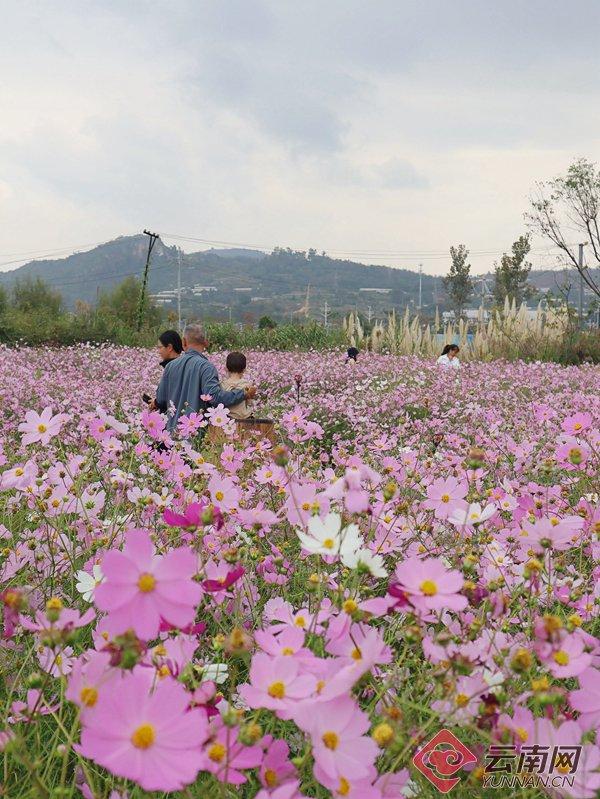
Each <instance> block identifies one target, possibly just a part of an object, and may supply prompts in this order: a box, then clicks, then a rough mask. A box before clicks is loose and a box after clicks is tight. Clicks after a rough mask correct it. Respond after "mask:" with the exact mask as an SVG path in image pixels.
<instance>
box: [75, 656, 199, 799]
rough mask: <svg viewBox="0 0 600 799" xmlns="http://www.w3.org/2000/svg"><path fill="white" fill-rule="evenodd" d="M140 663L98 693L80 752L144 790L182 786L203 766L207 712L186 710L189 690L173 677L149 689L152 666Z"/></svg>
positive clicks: (187, 783)
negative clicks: (144, 666) (109, 688)
mask: <svg viewBox="0 0 600 799" xmlns="http://www.w3.org/2000/svg"><path fill="white" fill-rule="evenodd" d="M147 671H148V674H146V673H145V672H146V670H145V669H143V668H138V669H136V670H135V671H134V672H132V673H131V674H128V675H127V676H125V677H124V678H123V679H122V680H119V681H117V682H115V683H114V684H113V686H112V690H111V691H106V692H104V693H102V694H101V695H100V698H99V699H98V703H97V705H96V707H94V708H93V710H92V712H90V713H89V714H87V715H86V717H85V721H84V727H83V732H82V735H81V753H82V754H83V755H84V756H85V757H89V758H90V759H91V760H94V761H95V762H96V763H98V764H99V765H101V766H103V767H104V768H106V769H108V771H110V772H111V773H112V774H116V775H117V776H119V777H125V778H126V779H129V780H133V781H135V782H137V783H138V784H139V785H141V786H142V788H144V790H146V791H178V790H180V789H181V788H183V787H184V786H185V785H189V784H190V782H192V781H193V780H194V779H195V777H196V775H197V774H198V771H200V768H201V766H202V750H201V746H202V744H203V742H204V740H205V739H206V732H207V725H208V722H207V721H206V716H205V714H204V713H202V711H200V710H188V704H189V696H188V694H187V693H186V690H185V688H184V687H183V686H182V685H181V684H180V683H178V682H175V680H171V679H170V678H166V679H163V680H160V681H159V682H158V683H157V685H156V689H155V690H154V691H152V692H151V691H150V687H151V684H152V676H153V671H152V670H151V669H148V670H147Z"/></svg>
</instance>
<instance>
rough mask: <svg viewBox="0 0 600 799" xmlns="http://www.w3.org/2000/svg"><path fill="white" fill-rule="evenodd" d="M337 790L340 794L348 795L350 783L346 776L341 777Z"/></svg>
mask: <svg viewBox="0 0 600 799" xmlns="http://www.w3.org/2000/svg"><path fill="white" fill-rule="evenodd" d="M337 792H338V793H339V795H340V796H348V794H349V793H350V783H349V782H348V780H347V779H346V778H345V777H340V784H339V785H338V789H337Z"/></svg>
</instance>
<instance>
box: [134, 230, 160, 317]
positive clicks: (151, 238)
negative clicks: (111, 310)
mask: <svg viewBox="0 0 600 799" xmlns="http://www.w3.org/2000/svg"><path fill="white" fill-rule="evenodd" d="M144 235H145V236H148V253H147V255H146V265H145V266H144V277H143V280H142V288H141V289H140V300H139V303H138V310H137V331H138V333H139V332H140V330H141V329H142V319H143V316H144V302H145V301H146V288H147V286H148V272H149V270H150V256H151V255H152V250H153V249H154V245H155V244H156V242H157V241H158V238H159V237H158V233H150V231H149V230H144Z"/></svg>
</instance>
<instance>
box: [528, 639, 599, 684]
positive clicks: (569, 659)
mask: <svg viewBox="0 0 600 799" xmlns="http://www.w3.org/2000/svg"><path fill="white" fill-rule="evenodd" d="M584 649H585V641H584V640H583V638H582V637H581V636H580V635H576V634H571V635H566V636H565V637H564V638H563V639H562V641H561V642H560V644H559V648H558V649H556V648H555V647H553V648H551V649H549V650H548V651H547V652H546V651H545V650H544V653H545V656H544V657H543V659H544V661H545V663H546V665H547V666H548V669H549V670H550V672H551V673H552V675H553V676H554V677H560V678H562V679H565V678H567V677H577V676H578V675H579V674H581V673H582V672H584V671H585V670H586V669H587V668H588V666H590V665H591V663H592V656H591V655H590V654H589V653H588V652H585V651H584ZM540 656H542V655H541V652H540Z"/></svg>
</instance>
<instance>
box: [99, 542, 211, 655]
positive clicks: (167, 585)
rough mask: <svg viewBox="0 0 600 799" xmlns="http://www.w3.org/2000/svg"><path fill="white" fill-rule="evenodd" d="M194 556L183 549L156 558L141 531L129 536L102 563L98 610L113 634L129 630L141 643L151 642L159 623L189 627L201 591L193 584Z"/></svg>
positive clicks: (105, 556) (195, 565)
mask: <svg viewBox="0 0 600 799" xmlns="http://www.w3.org/2000/svg"><path fill="white" fill-rule="evenodd" d="M196 568H197V561H196V556H195V555H194V553H193V552H192V551H191V549H188V548H186V547H181V548H179V549H173V550H171V551H170V552H168V553H167V554H166V555H162V556H161V555H157V554H156V552H155V550H154V546H153V545H152V541H151V540H150V536H149V535H148V533H147V532H145V531H143V530H133V531H131V532H130V533H128V534H127V536H126V539H125V546H124V548H123V551H122V552H119V551H118V550H110V551H109V552H107V553H106V554H105V555H104V558H103V560H102V572H103V573H104V578H105V579H104V582H103V583H101V584H100V585H99V586H98V587H97V588H96V591H95V594H94V602H95V604H96V606H97V607H98V608H99V609H100V610H103V611H106V612H107V613H108V619H107V629H108V631H109V632H110V633H111V634H112V635H120V634H122V633H124V632H126V631H127V630H133V631H134V632H135V633H136V635H138V636H139V637H140V638H141V639H142V640H145V641H148V640H150V639H151V638H154V637H155V636H156V635H157V633H158V630H159V626H160V620H161V618H163V619H164V620H165V621H167V622H169V623H170V624H172V625H174V626H176V627H186V626H187V625H188V624H191V623H193V621H194V617H195V613H196V606H197V605H198V603H199V601H200V597H201V594H202V589H201V588H200V586H199V585H198V583H195V582H194V581H193V580H192V577H193V575H194V574H195V573H196Z"/></svg>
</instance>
